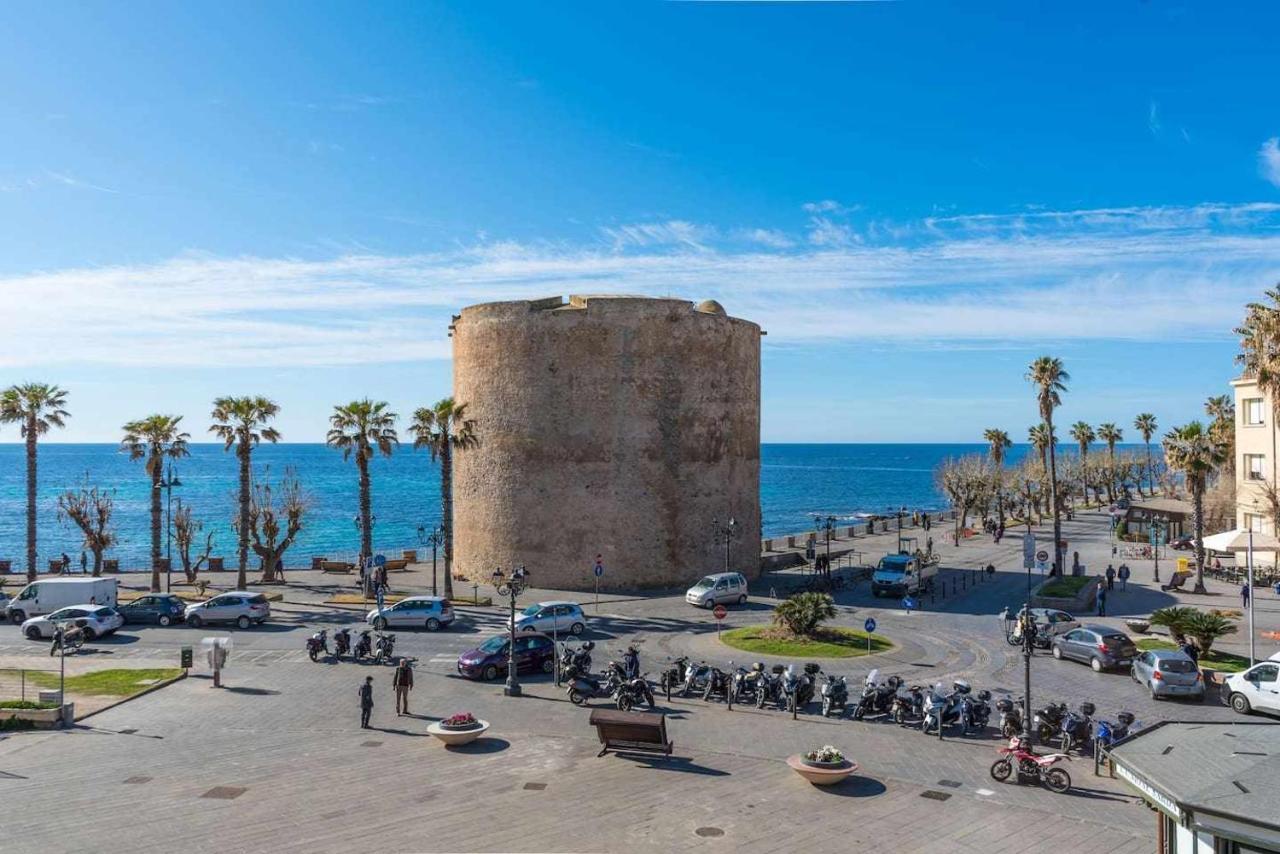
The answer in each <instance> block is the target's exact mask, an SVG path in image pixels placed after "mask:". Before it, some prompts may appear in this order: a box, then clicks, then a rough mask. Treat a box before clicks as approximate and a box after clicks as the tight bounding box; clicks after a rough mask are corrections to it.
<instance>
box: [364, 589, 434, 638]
mask: <svg viewBox="0 0 1280 854" xmlns="http://www.w3.org/2000/svg"><path fill="white" fill-rule="evenodd" d="M365 621H366V622H368V623H369V625H371V626H373V627H374V628H375V629H377V630H378V631H382V630H383V629H385V628H388V627H391V628H403V629H426V630H427V631H429V632H435V631H439V630H440V629H444V628H448V627H449V625H450V624H451V623H452V622H453V606H452V605H450V604H449V600H448V599H445V598H443V597H440V596H406V597H405V598H404V599H401V600H400V601H399V602H397V603H396V604H394V605H388V606H387V607H385V608H383V609H382V610H378V609H377V608H374V609H373V610H372V611H370V612H369V614H368V616H366V617H365Z"/></svg>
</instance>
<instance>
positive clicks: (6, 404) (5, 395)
mask: <svg viewBox="0 0 1280 854" xmlns="http://www.w3.org/2000/svg"><path fill="white" fill-rule="evenodd" d="M66 404H67V393H66V392H65V391H63V390H62V389H60V388H58V387H57V386H56V385H49V384H48V383H24V384H22V385H14V386H9V387H8V388H7V389H5V390H4V391H3V392H0V423H5V424H20V425H22V426H21V428H20V429H21V435H22V438H23V439H24V440H26V445H27V580H28V581H35V580H36V440H38V439H39V438H40V437H41V436H43V435H44V434H45V433H48V432H49V429H50V428H51V427H62V426H65V424H66V420H67V419H68V418H70V417H71V413H69V412H67V410H66V409H65V408H64V407H65V406H66Z"/></svg>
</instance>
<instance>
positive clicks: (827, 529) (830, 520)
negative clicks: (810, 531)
mask: <svg viewBox="0 0 1280 854" xmlns="http://www.w3.org/2000/svg"><path fill="white" fill-rule="evenodd" d="M813 527H814V529H815V530H817V531H818V532H819V533H821V534H822V535H823V537H824V538H825V540H826V543H827V572H826V575H827V577H828V578H830V577H831V535H832V534H833V533H834V532H835V529H836V517H835V516H818V515H815V516H814V517H813Z"/></svg>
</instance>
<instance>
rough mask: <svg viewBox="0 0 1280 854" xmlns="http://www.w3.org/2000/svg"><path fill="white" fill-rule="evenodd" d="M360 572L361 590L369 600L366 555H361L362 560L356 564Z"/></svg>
mask: <svg viewBox="0 0 1280 854" xmlns="http://www.w3.org/2000/svg"><path fill="white" fill-rule="evenodd" d="M356 566H357V567H358V569H359V571H360V590H361V592H363V593H364V595H365V597H366V598H367V597H368V595H369V570H368V569H366V568H365V565H364V555H360V560H359V562H358V563H357V564H356Z"/></svg>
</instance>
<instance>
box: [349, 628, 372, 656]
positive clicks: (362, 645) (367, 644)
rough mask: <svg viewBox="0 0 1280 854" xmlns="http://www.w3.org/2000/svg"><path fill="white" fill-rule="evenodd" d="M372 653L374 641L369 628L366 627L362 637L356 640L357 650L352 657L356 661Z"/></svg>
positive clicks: (361, 634)
mask: <svg viewBox="0 0 1280 854" xmlns="http://www.w3.org/2000/svg"><path fill="white" fill-rule="evenodd" d="M372 654H373V642H372V641H370V640H369V630H368V629H365V630H364V631H362V632H361V633H360V639H359V640H358V641H356V648H355V652H353V653H352V654H351V657H352V658H353V659H355V660H356V661H359V660H360V659H362V658H365V657H366V656H369V655H372Z"/></svg>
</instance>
